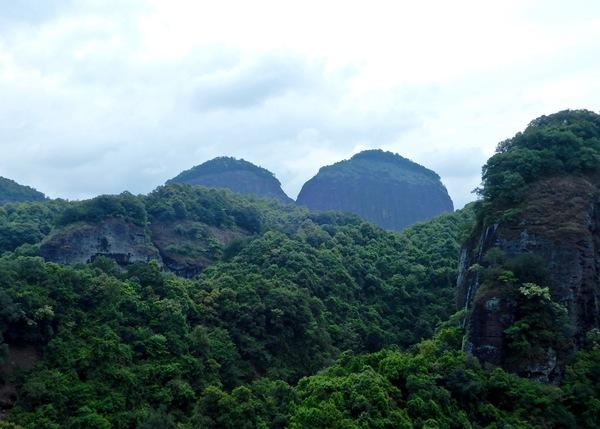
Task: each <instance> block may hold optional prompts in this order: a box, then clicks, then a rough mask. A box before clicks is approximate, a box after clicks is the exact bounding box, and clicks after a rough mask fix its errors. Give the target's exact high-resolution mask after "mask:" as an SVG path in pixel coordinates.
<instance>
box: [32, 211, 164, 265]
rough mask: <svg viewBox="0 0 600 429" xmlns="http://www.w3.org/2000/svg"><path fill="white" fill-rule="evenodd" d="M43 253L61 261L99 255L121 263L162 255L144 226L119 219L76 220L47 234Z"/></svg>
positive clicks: (80, 261) (80, 260) (79, 261)
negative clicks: (98, 220) (83, 221)
mask: <svg viewBox="0 0 600 429" xmlns="http://www.w3.org/2000/svg"><path fill="white" fill-rule="evenodd" d="M40 256H42V257H43V258H45V259H46V260H48V261H51V262H57V263H60V264H68V265H70V264H85V263H89V262H92V261H93V260H94V259H95V258H97V257H98V256H106V257H109V258H112V259H114V260H115V261H116V262H117V263H118V264H120V265H127V264H132V263H135V262H148V261H151V260H158V261H160V255H159V252H158V250H157V249H156V247H154V245H153V243H152V241H151V240H150V238H149V236H148V234H146V231H145V230H144V228H143V227H141V226H138V225H134V224H133V223H131V222H127V221H125V220H123V219H119V218H109V219H106V220H104V221H102V222H100V223H97V224H87V223H76V224H72V225H69V226H68V227H66V228H63V229H61V230H59V231H56V232H55V233H53V234H51V235H50V236H48V237H46V239H44V241H43V242H42V243H41V245H40Z"/></svg>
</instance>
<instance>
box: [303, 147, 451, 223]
mask: <svg viewBox="0 0 600 429" xmlns="http://www.w3.org/2000/svg"><path fill="white" fill-rule="evenodd" d="M297 202H298V204H302V205H304V206H306V207H309V208H311V209H313V210H341V211H347V212H351V213H355V214H358V215H360V216H362V217H364V218H365V219H367V220H369V221H371V222H373V223H375V224H377V225H379V226H381V227H382V228H385V229H388V230H401V229H402V228H404V227H406V226H408V225H411V224H413V223H416V222H419V221H423V220H427V219H431V218H433V217H435V216H437V215H439V214H441V213H444V212H451V211H452V210H453V204H452V200H451V199H450V197H449V195H448V192H447V190H446V188H445V187H444V185H443V184H442V183H441V181H440V178H439V176H438V175H437V174H436V173H434V172H433V171H431V170H428V169H426V168H425V167H422V166H420V165H418V164H416V163H414V162H412V161H409V160H408V159H406V158H403V157H401V156H399V155H395V154H393V153H390V152H383V151H380V150H370V151H364V152H361V153H359V154H357V155H355V156H353V157H352V158H351V159H350V160H346V161H342V162H338V163H336V164H334V165H331V166H328V167H323V168H321V170H319V173H318V174H317V175H316V176H315V177H313V178H312V179H310V180H309V181H308V182H306V183H305V184H304V186H303V187H302V190H301V191H300V194H299V195H298V200H297Z"/></svg>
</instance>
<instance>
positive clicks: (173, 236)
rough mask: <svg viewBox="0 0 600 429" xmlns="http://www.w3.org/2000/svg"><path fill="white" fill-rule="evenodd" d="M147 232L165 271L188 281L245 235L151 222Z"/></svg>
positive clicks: (231, 230) (236, 230)
mask: <svg viewBox="0 0 600 429" xmlns="http://www.w3.org/2000/svg"><path fill="white" fill-rule="evenodd" d="M150 229H151V231H152V241H153V242H154V244H155V245H156V247H157V248H158V250H159V252H160V255H161V258H162V261H163V263H164V265H165V267H166V268H167V269H168V270H169V271H172V272H174V273H175V274H177V275H178V276H181V277H188V278H191V277H194V276H196V275H197V274H199V273H200V272H201V271H202V270H204V268H206V267H208V266H209V265H211V264H214V263H215V262H216V261H217V260H219V259H220V258H221V253H222V250H223V248H224V247H226V246H227V245H228V244H230V243H231V242H232V241H234V240H236V239H240V238H242V237H246V236H247V235H248V233H247V232H245V231H243V230H241V229H240V228H235V227H230V228H228V229H226V228H217V227H214V226H208V225H206V224H203V223H201V222H194V221H190V220H183V221H176V222H173V221H171V222H165V221H160V220H153V222H152V223H151V224H150Z"/></svg>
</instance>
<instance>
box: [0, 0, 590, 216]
mask: <svg viewBox="0 0 600 429" xmlns="http://www.w3.org/2000/svg"><path fill="white" fill-rule="evenodd" d="M566 108H587V109H590V110H594V111H599V110H600V2H598V1H597V0H589V1H578V0H571V1H569V2H565V1H563V0H560V1H553V0H540V1H533V0H532V1H530V0H518V1H507V0H503V1H495V2H488V1H480V0H478V1H461V0H455V1H442V0H440V1H410V2H409V1H398V0H396V1H390V2H384V1H375V0H369V1H362V2H352V1H348V0H346V1H331V0H328V1H325V0H320V1H307V0H303V1H294V2H288V1H282V0H276V1H259V0H253V1H236V2H233V1H223V0H219V1H210V2H209V1H179V0H168V1H167V0H164V1H138V0H59V1H53V0H43V1H42V0H14V1H13V0H10V1H9V0H6V1H5V0H0V150H1V156H0V175H1V176H6V177H10V178H12V179H15V180H17V181H19V182H21V183H25V184H29V185H31V186H34V187H36V188H38V189H39V190H41V191H43V192H45V193H46V194H47V195H49V196H51V197H63V198H70V199H75V198H84V197H89V196H93V195H97V194H100V193H118V192H121V191H123V190H129V191H131V192H134V193H146V192H148V191H150V190H152V189H154V188H155V187H156V186H158V185H160V184H162V183H164V181H165V180H166V179H168V178H171V177H173V176H175V175H176V174H177V173H179V172H180V171H181V170H183V169H187V168H190V167H192V166H193V165H196V164H199V163H202V162H204V161H206V160H208V159H210V158H213V157H215V156H218V155H230V156H235V157H238V158H244V159H246V160H248V161H251V162H254V163H256V164H259V165H261V166H263V167H265V168H267V169H269V170H271V171H273V172H274V173H275V175H276V176H277V177H278V178H279V180H280V181H281V182H282V185H283V188H284V190H285V191H286V192H287V193H288V194H289V195H290V196H291V197H293V198H295V197H296V195H297V194H298V192H299V191H300V188H301V186H302V184H303V183H304V182H305V181H306V180H307V179H309V178H310V177H312V176H313V175H314V174H315V173H316V172H317V171H318V169H319V167H321V166H323V165H327V164H331V163H333V162H335V161H339V160H341V159H345V158H348V157H350V156H351V155H352V154H354V153H356V152H358V151H360V150H363V149H368V148H382V149H386V150H391V151H393V152H397V153H399V154H401V155H403V156H405V157H408V158H410V159H412V160H414V161H416V162H419V163H420V164H423V165H425V166H426V167H429V168H431V169H433V170H435V171H437V172H438V173H439V174H440V175H441V176H442V180H443V181H444V183H445V185H446V186H447V188H448V190H449V192H450V195H451V197H452V199H453V200H454V202H455V206H456V207H462V206H463V205H464V204H465V203H466V202H468V201H470V200H472V199H473V198H474V197H473V195H472V194H471V192H470V191H471V190H472V189H473V188H475V187H476V186H477V185H478V183H479V181H480V173H481V165H482V164H483V163H484V162H485V160H486V159H487V158H488V157H489V156H490V155H491V154H492V153H493V151H494V148H495V146H496V144H497V143H498V142H499V141H501V140H503V139H505V138H508V137H511V136H512V135H514V134H515V133H516V132H517V131H519V130H522V129H523V128H524V127H525V126H526V125H527V123H528V122H529V121H530V120H532V119H534V118H536V117H537V116H540V115H542V114H548V113H553V112H555V111H558V110H562V109H566Z"/></svg>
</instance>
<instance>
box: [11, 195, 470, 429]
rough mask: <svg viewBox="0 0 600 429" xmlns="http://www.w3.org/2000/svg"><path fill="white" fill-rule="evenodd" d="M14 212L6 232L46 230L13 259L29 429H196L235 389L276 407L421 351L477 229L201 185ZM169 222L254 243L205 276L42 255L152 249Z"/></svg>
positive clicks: (222, 253)
mask: <svg viewBox="0 0 600 429" xmlns="http://www.w3.org/2000/svg"><path fill="white" fill-rule="evenodd" d="M5 210H6V212H5V217H6V225H5V227H6V228H7V231H10V230H12V229H18V228H19V224H18V223H15V222H16V221H17V220H19V219H22V221H23V222H28V223H29V225H30V227H31V230H36V231H38V235H35V234H34V235H33V236H32V237H19V236H16V238H15V239H13V240H12V241H10V242H9V243H7V244H6V246H5V249H10V250H12V251H8V252H5V254H4V256H3V257H2V259H1V260H0V282H1V285H0V300H1V301H2V304H3V305H2V313H1V319H0V327H1V333H2V337H3V346H2V349H3V360H4V362H5V364H4V365H3V366H2V383H3V384H4V387H3V388H2V389H3V390H2V392H3V393H2V395H3V396H2V403H3V404H4V407H5V408H6V409H5V411H9V410H8V408H9V407H12V402H13V401H15V400H16V404H15V405H14V408H12V410H10V414H9V420H12V421H15V422H17V423H19V424H22V425H24V426H25V427H123V428H125V427H136V425H137V426H139V427H148V426H143V425H144V424H148V425H149V424H151V423H149V422H152V421H154V420H156V419H163V420H164V421H171V420H173V421H176V422H188V423H190V424H192V423H191V422H193V421H195V420H194V419H210V418H211V417H210V416H211V414H210V413H211V411H210V410H207V411H206V412H204V411H201V407H203V406H205V407H206V406H208V405H206V404H207V401H210V400H211V399H210V398H212V396H211V395H214V394H217V392H221V390H222V391H230V389H235V388H238V387H239V386H249V387H248V388H252V389H257V388H259V387H257V386H262V387H260V388H261V389H263V390H264V392H262V395H266V396H269V395H274V396H275V397H273V398H271V399H269V401H275V400H276V399H277V395H280V394H281V395H284V394H285V395H292V396H293V387H291V386H293V385H294V384H295V383H296V382H297V381H298V380H299V379H300V378H301V377H303V376H307V375H311V374H314V373H315V372H317V371H319V370H320V369H322V368H324V367H326V366H327V365H329V364H331V363H332V362H333V361H334V359H336V357H337V356H339V354H340V353H341V352H345V351H351V352H355V353H362V352H371V351H377V350H380V349H381V348H384V347H400V348H406V347H409V346H410V345H412V344H415V343H416V342H418V341H419V340H420V339H422V338H426V337H429V336H431V335H432V333H433V331H434V329H435V327H436V326H437V325H438V324H439V323H440V322H442V321H443V320H446V319H447V318H448V317H449V316H450V315H451V314H452V313H453V312H454V308H453V305H452V304H451V302H452V296H453V293H454V287H453V285H454V279H455V276H456V266H457V259H456V255H457V254H458V249H459V236H460V235H461V234H462V235H464V234H465V231H468V229H469V225H470V223H471V212H470V211H469V210H464V211H461V212H457V213H456V214H452V215H445V216H442V217H441V218H439V219H437V220H435V221H433V222H430V223H426V224H420V225H416V226H414V227H412V228H409V229H407V230H406V231H405V232H404V233H403V234H400V235H398V234H391V233H387V232H384V231H382V230H381V229H379V228H377V227H374V226H372V225H370V224H368V223H365V222H364V221H361V220H360V219H359V218H357V217H353V216H350V215H340V214H337V213H333V212H331V213H321V214H315V213H311V212H309V211H307V210H305V209H300V208H295V207H293V206H282V205H279V204H277V203H275V202H266V201H262V200H252V199H244V198H242V197H240V196H237V195H234V194H231V193H228V192H226V191H217V190H208V189H204V188H201V187H197V188H192V187H190V186H187V185H176V186H173V187H167V188H161V189H159V190H157V191H156V192H155V193H153V194H151V195H149V196H148V197H134V196H132V195H130V194H123V195H121V196H114V197H108V196H104V197H99V198H98V199H94V200H90V201H87V202H74V203H67V202H51V203H47V205H39V204H28V205H23V204H21V205H17V206H8V207H7V208H5ZM172 210H173V211H172ZM177 211H179V212H181V213H179V214H177ZM183 213H185V215H184V214H183ZM159 219H160V222H167V221H173V222H174V221H177V222H184V224H186V225H189V224H187V223H185V222H188V221H190V219H191V221H194V222H199V221H202V222H203V223H202V224H203V225H206V226H207V227H218V228H220V229H222V230H227V229H229V230H238V229H243V231H244V234H243V235H241V236H240V237H238V238H236V239H234V240H233V241H231V242H230V243H229V244H228V245H226V246H217V247H216V250H215V252H216V256H215V258H214V259H213V260H212V265H210V266H209V267H208V268H207V269H205V270H204V271H203V272H202V273H201V274H200V275H199V276H198V277H196V278H194V279H186V278H182V277H177V276H176V275H174V274H172V273H169V272H168V271H163V270H161V268H160V267H161V261H160V260H158V259H157V260H151V261H149V262H140V261H138V262H135V263H129V264H125V265H121V266H120V265H118V264H117V262H123V261H122V260H121V259H119V258H115V259H111V254H110V253H107V254H106V256H102V255H96V257H95V258H93V260H91V261H90V262H91V263H89V264H79V265H74V266H66V265H58V264H54V263H48V262H44V261H43V259H41V258H39V257H37V256H35V255H36V253H37V252H40V249H42V250H43V248H44V245H45V244H46V243H48V242H49V241H50V240H53V239H55V237H56V236H57V235H60V234H64V231H65V229H66V230H68V231H73V230H74V229H75V230H77V229H79V228H87V227H91V226H93V225H96V224H102V223H106V222H109V224H111V225H112V224H114V222H116V221H117V220H118V221H120V222H124V223H125V224H127V225H136V224H139V225H140V227H142V228H143V229H144V230H145V233H146V234H148V235H149V237H150V241H149V242H151V239H152V237H153V233H152V227H151V225H152V222H159ZM194 219H195V220H194ZM148 220H150V227H148V226H146V225H145V224H144V223H145V222H147V221H148ZM142 225H145V226H142ZM71 233H72V232H69V234H71ZM69 237H71V235H69ZM196 241H198V242H200V241H202V240H201V237H200V238H198V240H196ZM20 243H23V244H22V245H21V246H20V247H16V246H17V245H18V244H20ZM40 243H41V245H40ZM113 256H114V255H113ZM23 355H24V356H26V359H21V357H22V356H23ZM15 361H19V362H22V361H27V362H30V366H27V367H26V368H20V367H19V365H20V364H19V362H15ZM11 362H14V364H13V363H11ZM288 383H289V384H288ZM215 389H217V390H215ZM236 392H238V393H239V392H244V390H239V389H238V390H237V391H236ZM278 392H279V393H278ZM286 392H287V393H286ZM218 394H219V395H220V394H221V393H218ZM285 395H284V397H282V398H279V399H277V400H279V401H281V403H279V404H272V405H271V406H270V407H275V408H274V409H271V410H270V411H268V412H269V413H275V414H277V415H278V416H276V415H273V416H271V417H269V416H264V417H261V418H262V419H267V420H269V419H271V418H272V419H275V420H277V419H280V420H281V419H283V420H281V422H280V423H276V422H275V421H273V422H271V423H269V424H272V425H274V427H278V425H279V426H281V424H283V423H282V422H285V421H287V419H288V417H289V416H288V411H285V410H287V407H289V406H290V405H291V404H289V403H287V402H285V401H286V400H287V399H286V398H288V397H287V396H285ZM292 396H290V397H289V398H291V397H292ZM289 398H288V399H289ZM202 404H204V405H202ZM276 405H277V407H283V408H282V409H281V410H280V409H279V408H277V407H276ZM265 406H266V405H265ZM265 412H267V410H266V409H264V410H260V413H261V414H263V413H265ZM279 414H281V415H279ZM240 418H241V417H240ZM153 419H154V420H153ZM267 420H265V421H267ZM277 421H279V420H277ZM238 423H239V421H238ZM161 424H166V423H164V422H163V423H161ZM207 424H208V423H207ZM211 424H214V425H216V426H215V427H222V426H220V424H219V423H214V422H213V423H211ZM232 424H233V423H232ZM155 427H165V426H160V425H159V426H155ZM192 427H193V426H192ZM232 427H233V426H232Z"/></svg>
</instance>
